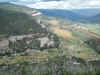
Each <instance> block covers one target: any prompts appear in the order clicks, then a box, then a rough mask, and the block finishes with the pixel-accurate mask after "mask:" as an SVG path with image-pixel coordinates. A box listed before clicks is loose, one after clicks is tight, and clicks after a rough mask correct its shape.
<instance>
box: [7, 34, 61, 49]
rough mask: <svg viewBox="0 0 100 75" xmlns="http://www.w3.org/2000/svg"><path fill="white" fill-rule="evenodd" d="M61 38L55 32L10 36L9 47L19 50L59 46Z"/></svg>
mask: <svg viewBox="0 0 100 75" xmlns="http://www.w3.org/2000/svg"><path fill="white" fill-rule="evenodd" d="M58 46H59V40H58V38H57V36H56V35H53V34H50V33H48V34H37V35H36V34H35V35H32V34H30V35H23V36H19V37H18V36H16V37H11V38H9V48H10V49H13V50H17V51H23V50H25V49H37V50H44V49H48V48H57V47H58Z"/></svg>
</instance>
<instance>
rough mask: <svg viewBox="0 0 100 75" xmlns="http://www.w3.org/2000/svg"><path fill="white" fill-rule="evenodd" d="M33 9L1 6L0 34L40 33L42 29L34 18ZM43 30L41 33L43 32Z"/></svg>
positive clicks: (9, 5) (4, 4) (7, 4)
mask: <svg viewBox="0 0 100 75" xmlns="http://www.w3.org/2000/svg"><path fill="white" fill-rule="evenodd" d="M32 11H33V9H31V8H27V7H23V6H18V5H13V4H9V3H2V4H0V34H24V33H29V32H30V29H32V31H31V32H33V33H34V32H39V31H40V30H41V29H42V28H41V26H40V25H39V24H38V23H37V22H36V21H35V20H34V17H32V16H31V15H32V14H31V13H32ZM42 31H43V30H41V31H40V32H42Z"/></svg>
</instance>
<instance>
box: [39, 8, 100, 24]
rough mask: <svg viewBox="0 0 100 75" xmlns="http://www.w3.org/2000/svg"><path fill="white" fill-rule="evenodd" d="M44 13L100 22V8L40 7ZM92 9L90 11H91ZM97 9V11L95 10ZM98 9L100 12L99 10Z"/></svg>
mask: <svg viewBox="0 0 100 75" xmlns="http://www.w3.org/2000/svg"><path fill="white" fill-rule="evenodd" d="M38 10H39V11H40V12H42V13H43V14H44V15H47V16H55V17H58V18H63V19H67V20H71V21H75V22H82V23H94V24H95V23H100V22H99V16H100V15H99V14H100V9H93V10H92V9H83V10H82V9H81V10H71V11H69V10H57V9H38ZM89 10H90V11H89ZM94 10H95V11H94ZM97 11H98V12H97Z"/></svg>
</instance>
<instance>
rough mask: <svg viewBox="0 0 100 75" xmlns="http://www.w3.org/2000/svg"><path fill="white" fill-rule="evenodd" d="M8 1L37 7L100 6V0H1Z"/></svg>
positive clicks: (69, 7) (2, 0) (0, 0)
mask: <svg viewBox="0 0 100 75" xmlns="http://www.w3.org/2000/svg"><path fill="white" fill-rule="evenodd" d="M8 1H9V2H12V3H16V4H23V5H27V6H29V7H33V8H37V9H39V8H41V9H42V8H43V9H71V8H100V0H0V2H8Z"/></svg>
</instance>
